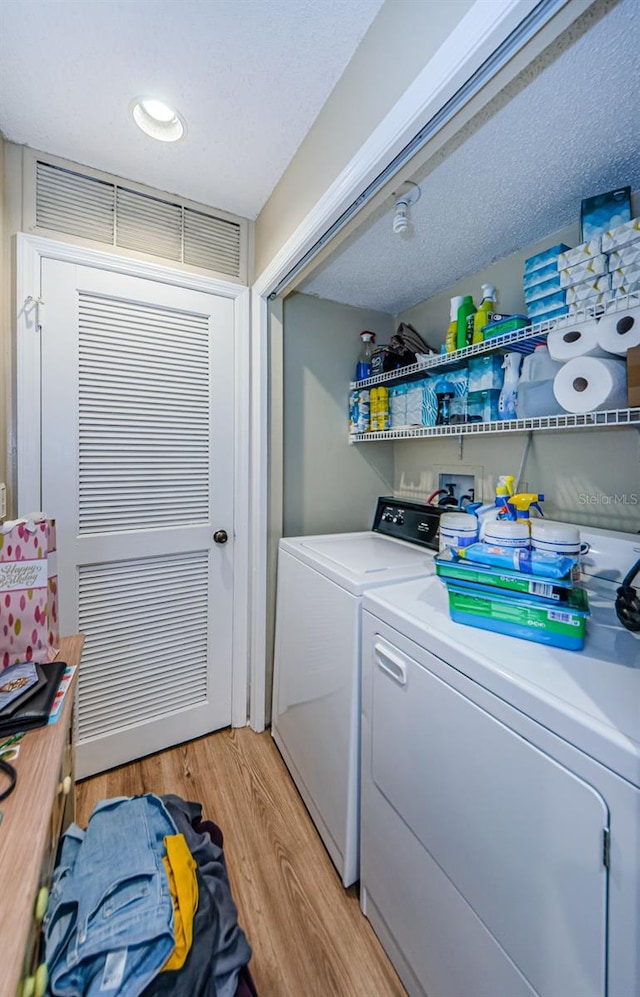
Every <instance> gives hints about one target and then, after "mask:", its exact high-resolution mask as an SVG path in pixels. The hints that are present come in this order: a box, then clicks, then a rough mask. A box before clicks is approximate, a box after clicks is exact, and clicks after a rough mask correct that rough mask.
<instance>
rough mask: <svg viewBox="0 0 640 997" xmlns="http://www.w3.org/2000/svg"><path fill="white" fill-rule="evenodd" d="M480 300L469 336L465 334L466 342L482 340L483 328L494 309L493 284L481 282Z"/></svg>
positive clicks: (494, 292)
mask: <svg viewBox="0 0 640 997" xmlns="http://www.w3.org/2000/svg"><path fill="white" fill-rule="evenodd" d="M481 293H482V300H481V302H480V304H479V305H478V310H477V312H476V313H475V315H474V316H473V328H472V330H471V338H470V339H469V337H468V336H467V339H468V343H469V344H470V343H482V342H484V333H483V331H482V330H483V329H484V327H485V325H488V324H489V322H490V321H491V319H492V317H493V313H494V311H495V310H496V307H495V306H496V300H497V299H496V289H495V287H494V286H493V284H483V285H482V287H481Z"/></svg>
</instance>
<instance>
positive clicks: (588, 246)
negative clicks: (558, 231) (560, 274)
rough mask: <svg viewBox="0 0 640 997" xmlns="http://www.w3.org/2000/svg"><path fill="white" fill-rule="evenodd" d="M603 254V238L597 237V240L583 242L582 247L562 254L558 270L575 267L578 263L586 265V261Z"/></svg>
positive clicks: (559, 258)
mask: <svg viewBox="0 0 640 997" xmlns="http://www.w3.org/2000/svg"><path fill="white" fill-rule="evenodd" d="M601 252H602V237H601V236H599V235H597V236H596V237H595V239H589V242H583V243H582V245H581V246H576V247H575V249H566V250H565V251H564V253H560V256H559V257H558V270H565V269H566V268H567V267H575V266H576V265H577V264H578V263H584V261H585V260H590V259H591V258H592V257H594V256H599V255H600V253H601Z"/></svg>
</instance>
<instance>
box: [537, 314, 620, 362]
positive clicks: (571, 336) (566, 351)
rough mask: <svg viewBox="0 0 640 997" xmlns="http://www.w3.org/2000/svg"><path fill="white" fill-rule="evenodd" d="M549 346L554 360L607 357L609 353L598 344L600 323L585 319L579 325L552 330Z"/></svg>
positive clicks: (550, 354) (549, 336) (548, 341)
mask: <svg viewBox="0 0 640 997" xmlns="http://www.w3.org/2000/svg"><path fill="white" fill-rule="evenodd" d="M547 346H548V348H549V356H551V357H552V359H553V360H573V358H574V357H606V356H607V351H606V350H604V349H603V348H602V347H601V346H600V344H599V342H598V323H597V322H596V321H595V319H592V320H591V321H589V319H585V321H584V322H580V323H579V324H577V325H570V326H564V328H561V329H552V330H551V332H550V333H549V335H548V336H547Z"/></svg>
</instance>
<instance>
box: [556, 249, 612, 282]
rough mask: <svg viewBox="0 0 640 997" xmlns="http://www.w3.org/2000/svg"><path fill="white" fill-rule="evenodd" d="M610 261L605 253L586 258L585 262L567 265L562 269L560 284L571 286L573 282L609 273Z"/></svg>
mask: <svg viewBox="0 0 640 997" xmlns="http://www.w3.org/2000/svg"><path fill="white" fill-rule="evenodd" d="M608 269H609V267H608V261H607V257H606V256H605V255H604V253H601V254H600V256H594V257H592V258H591V259H590V260H585V261H584V263H578V264H577V265H576V266H575V267H567V268H565V269H564V270H561V271H560V285H561V287H569V286H570V285H571V284H580V283H581V282H582V281H583V280H589V278H591V277H600V275H601V274H603V273H607V271H608Z"/></svg>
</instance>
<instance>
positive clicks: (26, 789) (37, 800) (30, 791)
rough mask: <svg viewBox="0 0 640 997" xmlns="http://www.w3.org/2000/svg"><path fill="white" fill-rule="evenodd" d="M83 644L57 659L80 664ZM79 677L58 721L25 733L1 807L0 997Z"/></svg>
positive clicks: (31, 892)
mask: <svg viewBox="0 0 640 997" xmlns="http://www.w3.org/2000/svg"><path fill="white" fill-rule="evenodd" d="M83 643H84V637H83V636H82V635H81V634H78V635H76V636H75V637H63V638H61V640H60V654H59V655H58V657H59V659H60V660H61V661H66V663H67V664H68V665H79V664H80V657H81V654H82V645H83ZM77 677H78V672H77V670H76V673H75V675H74V682H73V684H72V686H71V687H70V688H69V689H68V690H67V694H66V696H65V699H64V705H63V709H62V715H61V716H60V719H59V720H58V722H57V723H55V724H52V725H51V726H50V727H39V728H38V729H37V730H33V731H29V733H27V734H26V735H25V737H24V739H23V740H22V741H21V746H20V754H19V756H18V758H17V760H16V762H15V768H16V771H17V773H18V779H17V782H16V788H15V789H14V791H13V792H12V793H11V795H10V796H8V797H7V798H6V800H3V801H2V802H1V803H0V809H2V811H3V815H4V816H3V820H2V823H0V939H1V940H2V968H1V969H0V997H15V995H16V992H17V990H18V983H19V981H20V977H21V973H22V963H23V959H24V951H25V946H26V944H27V938H28V935H29V930H30V927H31V923H32V920H33V910H34V904H35V899H36V895H37V892H38V885H39V884H38V879H39V876H40V866H41V862H42V855H43V852H44V850H45V847H46V844H47V839H48V837H49V834H50V820H49V813H50V810H51V806H52V803H53V800H54V798H55V793H56V788H57V785H58V777H59V774H60V763H61V760H62V757H63V751H64V746H65V743H66V732H67V726H68V721H69V716H70V713H71V706H72V703H73V695H74V692H75V682H76V680H77ZM0 740H2V738H0Z"/></svg>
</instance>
